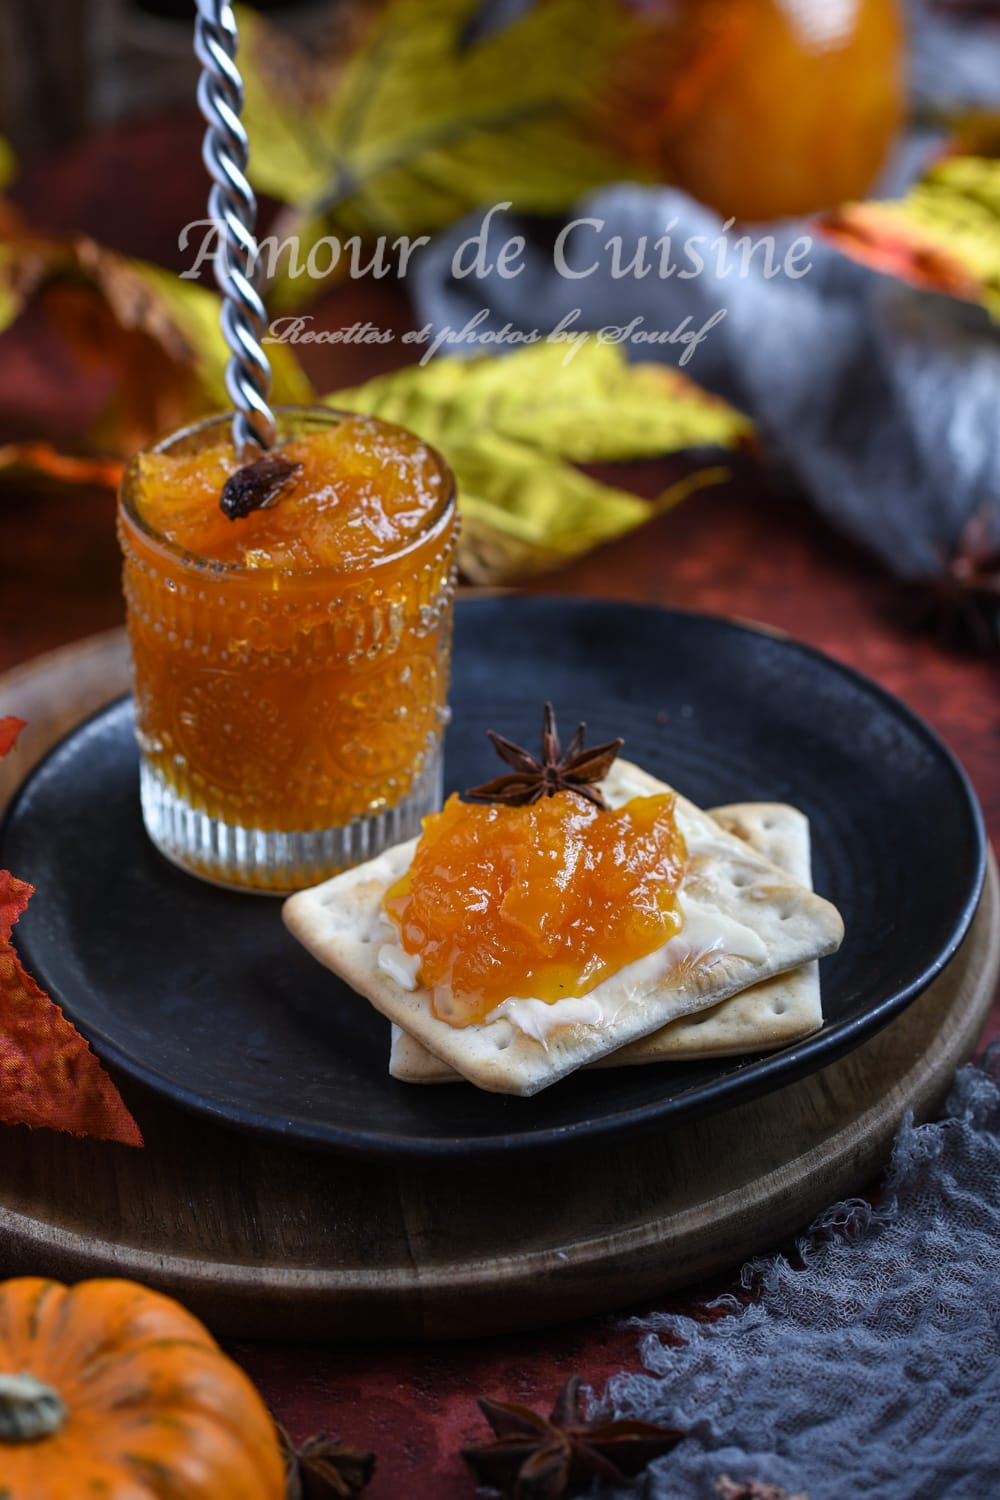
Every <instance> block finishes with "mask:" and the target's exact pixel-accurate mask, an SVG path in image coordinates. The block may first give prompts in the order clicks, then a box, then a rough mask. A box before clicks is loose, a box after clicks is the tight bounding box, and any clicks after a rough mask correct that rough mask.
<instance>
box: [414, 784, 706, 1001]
mask: <svg viewBox="0 0 1000 1500" xmlns="http://www.w3.org/2000/svg"><path fill="white" fill-rule="evenodd" d="M684 860H685V848H684V841H683V839H682V837H681V835H680V833H679V832H678V830H677V825H676V822H675V820H674V797H673V794H672V793H670V794H665V795H661V796H655V797H636V798H633V800H632V801H631V802H629V803H627V804H626V805H625V806H624V807H621V808H618V809H615V810H611V811H603V810H602V809H600V808H597V807H595V806H594V805H593V804H592V803H590V802H586V801H584V799H583V798H581V797H578V796H576V795H575V794H574V793H572V792H557V793H556V794H555V795H554V796H552V797H545V798H543V799H542V800H541V801H540V802H536V803H534V804H533V805H532V806H528V807H504V806H497V805H489V806H481V805H478V804H473V803H466V802H461V801H460V800H459V798H458V797H457V796H453V797H450V798H449V799H448V801H447V803H446V804H445V806H444V808H443V810H442V811H441V812H440V813H436V814H434V815H432V816H431V817H429V818H425V820H424V833H423V836H422V838H421V840H420V843H419V844H418V846H417V850H416V853H415V855H414V858H413V862H412V864H411V866H410V868H409V869H408V870H407V872H406V874H405V875H404V876H403V877H402V878H401V879H400V880H399V881H397V882H396V884H395V885H394V886H392V887H391V888H390V889H389V891H387V893H386V896H385V910H386V913H387V915H388V916H389V917H390V919H391V920H392V922H393V923H394V925H395V926H396V928H397V930H398V933H399V940H400V943H401V945H402V947H403V949H404V950H405V951H406V952H407V953H410V954H414V955H418V956H419V958H420V979H421V982H422V983H423V984H424V985H425V986H426V987H427V988H428V989H429V990H430V991H431V996H432V1003H433V1008H434V1013H435V1015H437V1016H438V1018H439V1019H441V1020H444V1021H448V1022H449V1023H450V1024H452V1025H454V1026H468V1025H470V1024H472V1023H474V1022H477V1021H483V1020H485V1019H486V1017H487V1016H488V1015H489V1013H490V1012H491V1011H492V1010H493V1009H494V1008H495V1006H497V1005H499V1004H501V1003H502V1002H503V1001H504V1000H506V999H509V998H512V997H517V998H526V999H538V1000H545V1001H549V1002H554V1001H557V1000H560V999H563V998H565V997H567V996H579V995H585V994H587V993H588V992H589V991H590V990H592V989H593V988H594V987H595V985H597V984H599V983H600V982H601V980H603V979H606V978H608V977H609V976H610V975H612V974H614V973H616V972H617V971H618V970H619V969H622V968H624V967H625V965H626V964H629V963H632V962H633V961H634V960H635V959H638V958H643V957H645V956H646V954H648V953H652V952H653V951H654V950H655V949H656V948H659V947H660V946H661V945H662V944H663V943H665V942H667V941H668V940H669V939H670V938H671V937H673V936H674V934H675V933H677V932H678V931H679V930H680V927H681V925H682V920H683V919H682V916H681V913H680V910H679V908H678V901H677V890H678V887H679V885H680V880H681V876H682V873H683V868H684Z"/></svg>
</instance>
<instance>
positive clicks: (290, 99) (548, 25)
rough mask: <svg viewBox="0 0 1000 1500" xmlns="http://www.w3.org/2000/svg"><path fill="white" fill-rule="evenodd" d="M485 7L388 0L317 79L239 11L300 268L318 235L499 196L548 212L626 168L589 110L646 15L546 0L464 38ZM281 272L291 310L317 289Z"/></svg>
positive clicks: (270, 175)
mask: <svg viewBox="0 0 1000 1500" xmlns="http://www.w3.org/2000/svg"><path fill="white" fill-rule="evenodd" d="M479 10H480V0H393V3H391V4H388V5H386V6H385V7H384V8H383V9H381V10H377V11H375V12H374V14H373V18H372V20H371V23H370V27H369V30H368V33H367V35H366V36H365V37H364V39H363V40H362V41H361V43H360V45H359V46H358V48H357V50H356V51H355V52H353V53H352V54H351V55H350V56H349V57H348V58H347V60H346V61H345V62H343V63H342V64H341V66H340V68H339V70H338V73H337V76H336V78H335V79H334V80H333V81H332V82H331V83H330V84H329V86H327V87H324V86H323V83H322V81H321V74H320V76H319V77H318V70H317V67H316V64H315V63H314V62H313V61H312V60H310V59H306V58H300V59H299V62H298V64H297V65H296V64H294V63H293V62H292V61H291V58H292V54H293V48H292V44H290V43H289V41H288V39H287V38H282V37H276V34H275V31H274V28H273V27H271V26H270V25H269V24H268V23H267V22H266V21H264V20H262V19H261V18H260V17H259V16H257V15H256V14H255V13H254V12H252V11H249V10H246V9H243V8H240V7H238V8H237V14H238V22H239V26H240V28H241V33H242V42H241V48H240V66H241V69H242V71H243V74H244V79H245V85H246V92H245V109H244V119H245V121H246V125H247V129H248V131H249V135H250V140H251V152H250V173H251V176H252V178H253V181H254V184H255V185H256V186H257V187H259V188H261V189H262V190H263V191H265V192H268V193H271V194H273V195H275V196H277V197H279V198H281V199H283V200H284V201H285V202H287V203H291V204H294V205H296V207H297V208H298V209H300V210H301V214H300V216H299V217H298V218H297V219H296V220H295V221H294V224H292V223H290V222H289V221H287V220H285V221H284V222H283V225H282V229H283V230H291V229H292V228H294V230H295V232H297V233H298V234H299V236H300V240H301V252H300V266H301V264H302V260H303V259H304V257H305V256H306V255H307V253H308V250H309V247H310V244H311V243H313V242H314V241H315V240H316V239H317V238H319V237H320V236H321V235H323V234H329V235H334V236H340V237H343V236H350V235H354V234H357V235H359V236H377V235H380V234H386V235H390V236H391V235H408V236H416V235H421V234H430V233H433V232H434V231H435V230H438V229H441V228H442V227H444V226H446V225H448V224H450V223H452V222H454V220H455V219H457V218H459V217H461V215H462V214H464V213H466V212H467V211H468V210H469V209H472V208H475V207H478V206H481V205H484V204H493V203H495V202H497V201H504V202H506V201H510V202H511V203H513V205H514V208H515V210H518V211H523V212H535V213H554V212H558V211H561V210H562V209H564V208H566V207H567V206H568V205H569V204H571V203H572V202H574V201H575V199H576V198H578V197H579V196H580V195H581V194H582V193H584V192H586V191H588V190H589V189H591V188H593V187H595V186H596V185H597V184H599V183H601V182H605V181H608V180H610V179H613V178H615V177H620V176H623V175H626V174H627V172H628V169H627V168H626V167H625V165H624V163H623V161H622V159H620V158H618V157H617V156H615V155H614V154H613V153H612V152H610V151H609V150H608V149H607V148H605V147H604V146H602V145H601V144H600V143H599V141H598V140H597V138H596V133H595V132H594V131H593V130H592V129H591V128H589V127H588V126H587V125H585V124H584V119H585V117H586V116H587V115H588V112H589V111H590V110H591V109H592V107H593V99H594V95H595V93H596V92H598V90H599V88H600V85H601V81H602V79H603V78H604V77H605V76H606V75H607V73H608V70H609V67H610V64H611V61H612V59H613V58H615V57H616V56H617V55H618V54H619V53H620V52H621V50H622V48H623V47H624V45H625V43H626V41H627V40H628V39H629V38H631V37H632V35H633V33H634V31H635V28H636V26H637V24H638V23H637V21H636V18H635V17H634V16H633V15H631V14H630V12H629V10H628V7H627V6H623V5H622V4H621V3H620V0H588V3H587V4H586V5H583V4H581V0H545V3H544V4H540V5H535V6H533V7H532V8H531V9H530V10H528V11H527V12H526V13H525V14H523V15H521V16H518V17H516V18H515V19H513V20H511V21H510V22H508V23H507V24H504V25H501V26H499V27H498V28H497V29H495V30H493V31H491V32H489V33H488V34H487V35H485V36H483V37H478V38H472V39H470V37H469V35H468V29H469V27H470V25H471V23H472V21H473V19H474V18H475V16H476V15H477V13H478V11H479ZM276 54H277V55H279V56H280V58H281V59H282V62H281V67H280V69H276V68H275V63H274V59H275V55H276ZM296 66H297V67H298V74H297V78H298V80H300V81H301V87H296V86H295V81H296V74H295V67H296ZM303 95H304V97H303ZM280 237H283V235H282V236H280ZM287 270H288V268H287V262H284V263H283V265H282V271H281V276H280V281H281V290H282V298H281V299H280V300H282V301H284V303H286V304H287V303H288V301H289V300H290V298H292V297H296V296H297V297H301V296H303V295H304V294H307V293H308V291H309V290H310V287H309V278H307V277H303V278H302V279H300V280H296V279H295V278H294V277H289V276H288V274H287Z"/></svg>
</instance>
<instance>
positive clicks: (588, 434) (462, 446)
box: [325, 339, 752, 583]
mask: <svg viewBox="0 0 1000 1500" xmlns="http://www.w3.org/2000/svg"><path fill="white" fill-rule="evenodd" d="M566 353H567V351H566V349H565V347H564V346H560V345H558V344H554V343H549V342H544V341H543V342H541V343H538V344H535V345H533V346H530V347H528V348H525V349H521V350H518V351H516V352H514V353H511V354H507V355H504V356H484V357H482V358H478V359H474V360H457V359H437V360H432V361H431V362H430V363H429V364H427V365H425V366H419V365H418V366H414V367H410V368H407V369H403V370H398V371H395V372H393V373H392V374H389V375H383V376H380V377H378V379H376V380H372V381H369V382H368V383H367V384H366V385H363V386H359V387H356V388H355V389H353V390H346V391H338V392H335V393H334V394H332V395H330V396H328V397H326V398H325V399H326V400H327V401H328V403H329V404H330V405H332V406H339V407H342V408H345V409H347V410H350V411H364V412H370V413H372V414H373V415H375V416H379V417H382V418H383V419H384V420H386V421H391V422H397V423H399V424H400V425H402V426H406V427H409V428H411V429H412V430H413V431H415V432H417V433H419V435H420V436H421V437H423V438H424V439H425V440H426V441H427V442H429V443H431V444H432V445H433V446H434V447H436V448H438V449H440V451H441V452H442V453H443V454H444V456H445V458H446V459H447V460H448V462H449V464H450V465H451V467H452V469H453V470H454V473H455V477H456V480H457V483H458V489H459V497H460V508H461V511H462V519H463V535H462V541H461V543H460V562H461V566H462V569H463V571H464V572H465V573H466V575H467V576H469V577H471V578H473V579H474V580H475V581H477V582H494V583H495V582H499V581H510V580H512V579H513V578H517V577H524V576H526V575H528V574H530V573H536V572H542V571H545V570H547V569H549V568H551V567H555V566H558V565H560V564H565V563H567V562H569V561H571V560H572V558H573V557H576V556H578V555H580V554H581V553H583V552H586V551H588V550H589V549H590V548H592V547H594V546H597V545H599V544H600V543H602V542H605V541H609V540H611V539H612V538H613V537H616V536H621V535H623V534H624V533H625V532H628V531H630V530H632V529H633V528H634V527H636V526H639V525H641V524H642V523H643V522H644V521H646V520H648V519H650V517H651V516H653V515H656V514H658V513H659V511H660V510H663V509H665V508H667V507H668V506H669V505H672V504H675V503H676V502H677V501H678V500H680V499H682V498H683V497H684V496H685V495H686V494H688V493H690V492H691V491H692V490H694V489H697V488H700V487H702V486H703V485H704V484H707V483H716V482H718V480H719V479H720V478H722V477H724V475H725V471H724V470H720V469H717V468H713V469H711V470H700V471H697V472H696V473H694V474H692V475H689V476H687V477H686V478H685V479H683V480H682V481H680V483H679V484H678V485H675V486H672V487H671V489H670V490H669V491H667V492H666V493H665V494H664V495H663V496H661V497H660V498H659V500H657V501H655V502H652V503H650V502H649V501H645V500H641V499H639V498H637V497H636V496H635V495H630V494H628V493H627V492H626V491H624V490H621V489H617V488H615V487H613V486H611V485H607V484H603V483H601V482H600V481H598V480H597V479H594V478H591V477H590V476H588V475H586V474H584V473H581V471H580V470H579V469H577V468H574V467H573V464H574V463H580V462H593V461H617V460H626V459H635V458H649V457H657V456H660V455H662V454H665V453H671V452H676V451H678V450H681V449H684V448H691V447H699V448H702V447H707V446H717V447H730V448H731V447H735V446H736V445H738V444H740V443H742V442H745V441H746V440H747V439H748V438H749V437H750V434H751V431H752V428H751V425H750V423H749V422H748V420H747V419H746V418H745V417H744V416H742V415H741V414H740V413H739V412H736V411H735V410H734V409H733V408H732V407H730V406H727V405H726V403H725V402H723V401H720V400H718V398H716V397H713V396H709V395H707V394H706V393H705V392H704V391H701V390H700V389H699V388H698V387H697V386H695V385H694V384H693V382H691V381H690V380H688V379H687V378H686V377H685V376H684V375H682V374H680V373H679V372H677V371H673V370H666V369H663V368H662V367H659V366H652V365H629V364H628V363H627V362H626V361H625V360H624V358H623V357H622V354H621V351H620V349H619V348H618V347H617V346H613V345H601V344H598V343H597V342H596V340H594V339H591V340H589V341H588V342H587V343H586V344H583V345H582V346H580V347H579V348H578V349H577V351H576V353H575V354H573V355H572V357H570V358H569V359H568V360H567V358H566Z"/></svg>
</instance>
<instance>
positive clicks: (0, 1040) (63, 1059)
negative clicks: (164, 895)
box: [0, 717, 142, 1146]
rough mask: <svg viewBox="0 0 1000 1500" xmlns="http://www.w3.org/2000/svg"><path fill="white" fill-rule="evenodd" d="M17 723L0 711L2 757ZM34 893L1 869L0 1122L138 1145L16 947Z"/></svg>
mask: <svg viewBox="0 0 1000 1500" xmlns="http://www.w3.org/2000/svg"><path fill="white" fill-rule="evenodd" d="M23 727H24V720H23V719H15V718H13V717H9V718H0V757H2V756H4V755H6V754H7V752H8V750H10V749H11V747H12V746H13V744H14V741H15V740H16V739H17V736H18V734H19V733H20V731H21V730H22V729H23ZM33 895H34V889H33V887H32V886H30V885H28V884H27V883H26V882H25V881H23V880H17V879H16V878H15V877H14V876H13V875H12V874H11V873H10V871H9V870H0V1122H2V1123H3V1124H6V1125H30V1126H33V1127H36V1128H37V1127H39V1126H46V1127H48V1129H50V1130H65V1131H68V1132H69V1133H70V1135H92V1136H97V1137H98V1139H99V1140H104V1141H120V1142H122V1143H123V1144H124V1145H126V1146H141V1145H142V1135H141V1133H140V1131H139V1127H138V1125H137V1124H136V1123H135V1121H134V1120H133V1118H132V1116H131V1115H130V1114H129V1112H128V1110H127V1109H126V1108H125V1104H124V1101H123V1100H122V1097H121V1095H120V1094H119V1092H118V1090H117V1089H116V1088H115V1085H114V1084H113V1083H112V1081H111V1079H110V1078H109V1077H108V1075H107V1073H105V1071H104V1069H103V1068H102V1067H101V1064H100V1063H99V1062H98V1060H97V1058H96V1057H95V1056H94V1054H93V1053H92V1052H91V1050H90V1048H89V1047H88V1046H87V1043H86V1042H85V1041H84V1039H83V1037H82V1036H81V1035H80V1033H79V1032H78V1031H77V1030H76V1028H75V1027H74V1026H71V1025H70V1023H69V1021H67V1020H66V1017H65V1016H64V1015H63V1013H62V1011H61V1010H60V1009H59V1007H58V1005H56V1004H55V1003H54V1001H52V1000H50V999H49V997H48V995H46V994H45V993H44V992H43V991H42V990H40V989H39V987H38V985H37V984H36V983H35V981H34V980H33V979H32V978H31V976H30V975H29V974H26V973H25V971H24V969H23V968H22V966H21V961H20V959H19V958H18V956H17V953H16V952H15V950H14V946H13V943H12V941H11V937H12V933H13V929H14V924H15V923H16V922H17V919H18V918H19V917H20V916H21V914H22V912H24V910H25V908H26V907H27V905H28V902H29V901H30V899H31V897H32V896H33Z"/></svg>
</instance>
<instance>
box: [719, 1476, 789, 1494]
mask: <svg viewBox="0 0 1000 1500" xmlns="http://www.w3.org/2000/svg"><path fill="white" fill-rule="evenodd" d="M715 1493H716V1494H717V1495H718V1496H719V1500H809V1496H808V1495H806V1494H805V1493H803V1492H801V1491H799V1492H797V1493H796V1494H794V1495H790V1494H789V1493H788V1491H787V1490H783V1489H782V1488H781V1485H780V1484H764V1483H763V1482H762V1481H761V1480H759V1479H746V1480H744V1481H743V1482H742V1483H737V1481H736V1480H735V1479H730V1477H729V1475H728V1474H720V1475H719V1477H718V1479H717V1480H716V1481H715Z"/></svg>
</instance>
